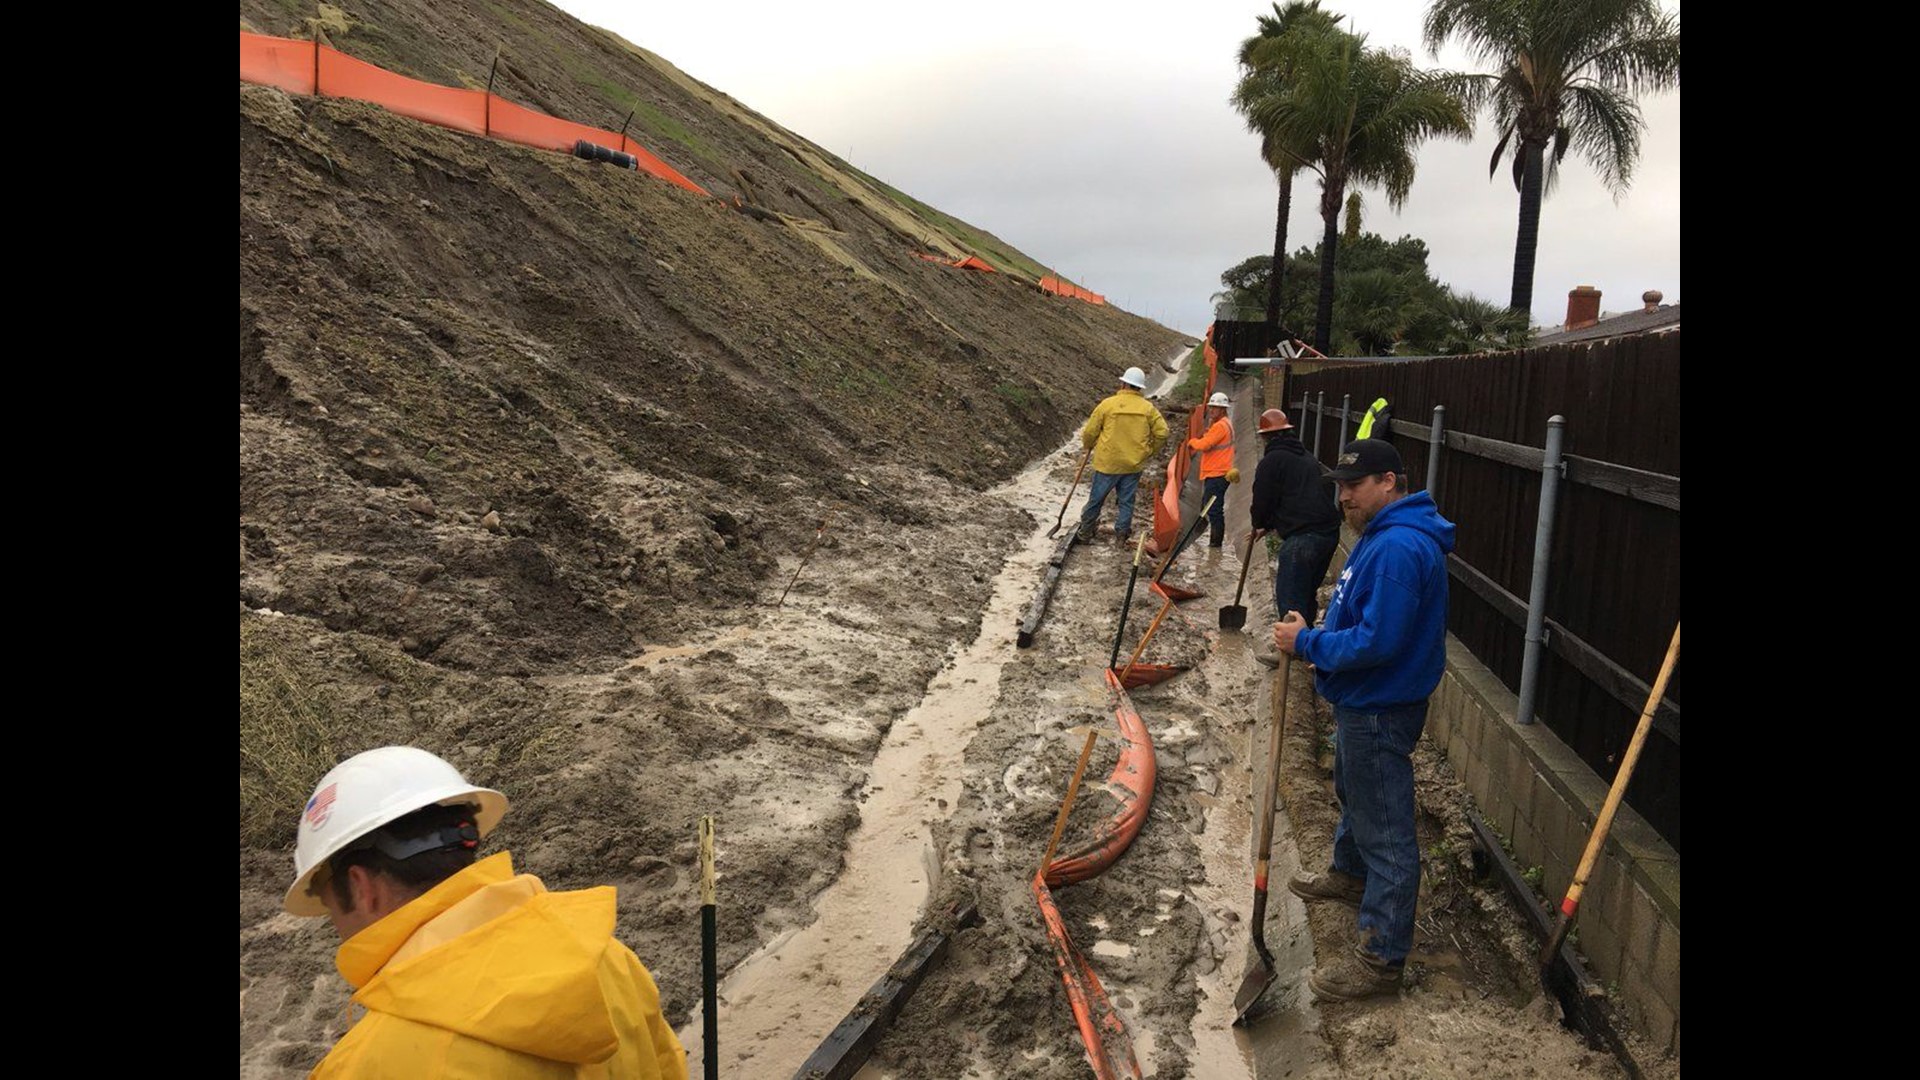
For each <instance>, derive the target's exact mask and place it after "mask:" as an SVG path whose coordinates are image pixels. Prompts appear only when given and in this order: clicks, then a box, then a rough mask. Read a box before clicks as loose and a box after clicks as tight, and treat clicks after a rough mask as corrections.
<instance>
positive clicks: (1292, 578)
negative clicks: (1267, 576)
mask: <svg viewBox="0 0 1920 1080" xmlns="http://www.w3.org/2000/svg"><path fill="white" fill-rule="evenodd" d="M1257 430H1258V431H1259V433H1260V437H1261V438H1262V439H1265V440H1266V444H1267V446H1266V453H1265V454H1263V455H1262V456H1261V458H1260V466H1259V468H1257V469H1255V470H1254V474H1253V512H1252V517H1253V534H1252V536H1251V539H1252V540H1258V539H1260V537H1262V536H1264V535H1266V534H1267V533H1268V532H1269V531H1271V532H1274V533H1278V534H1279V536H1280V565H1279V569H1278V570H1277V571H1276V572H1275V573H1274V576H1273V607H1274V611H1275V612H1276V613H1277V614H1278V615H1284V614H1285V613H1287V612H1289V611H1298V612H1299V613H1300V616H1301V618H1303V619H1305V620H1306V622H1307V625H1308V626H1312V625H1313V620H1314V617H1315V616H1316V615H1318V614H1319V604H1318V602H1317V599H1316V596H1317V594H1318V592H1319V590H1320V583H1321V582H1322V581H1324V580H1326V576H1327V566H1328V565H1329V564H1331V563H1332V562H1333V552H1334V549H1335V548H1336V547H1338V546H1339V543H1340V520H1341V515H1340V504H1339V502H1338V501H1337V499H1336V498H1335V496H1334V488H1333V481H1331V480H1329V479H1327V478H1326V476H1325V475H1324V474H1323V473H1322V472H1321V469H1320V463H1319V462H1317V461H1315V460H1314V459H1313V458H1312V457H1310V456H1309V455H1308V454H1307V448H1306V447H1305V446H1303V445H1301V443H1300V436H1298V435H1296V434H1294V430H1293V423H1292V422H1291V421H1289V420H1288V419H1287V414H1286V413H1284V412H1281V411H1280V410H1279V409H1268V410H1267V411H1266V412H1263V413H1261V414H1260V424H1259V427H1258V429H1257ZM1276 617H1277V615H1276ZM1254 655H1255V657H1257V658H1258V659H1259V660H1260V662H1261V663H1264V664H1266V665H1267V666H1269V667H1274V666H1277V665H1278V664H1279V662H1280V657H1279V653H1278V651H1277V650H1274V649H1273V648H1272V646H1271V645H1270V644H1268V643H1266V642H1265V641H1262V642H1260V643H1259V644H1258V645H1257V646H1256V648H1255V650H1254Z"/></svg>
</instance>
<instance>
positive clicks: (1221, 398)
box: [1207, 390, 1229, 409]
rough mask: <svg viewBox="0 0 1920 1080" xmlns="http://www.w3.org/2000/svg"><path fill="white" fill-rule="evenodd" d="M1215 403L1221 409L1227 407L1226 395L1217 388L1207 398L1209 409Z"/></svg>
mask: <svg viewBox="0 0 1920 1080" xmlns="http://www.w3.org/2000/svg"><path fill="white" fill-rule="evenodd" d="M1216 405H1217V406H1219V407H1220V408H1222V409H1225V408H1228V407H1229V406H1228V404H1227V395H1225V394H1223V393H1221V392H1220V391H1218V390H1216V391H1214V393H1213V396H1212V397H1210V398H1208V399H1207V408H1209V409H1211V408H1213V407H1214V406H1216Z"/></svg>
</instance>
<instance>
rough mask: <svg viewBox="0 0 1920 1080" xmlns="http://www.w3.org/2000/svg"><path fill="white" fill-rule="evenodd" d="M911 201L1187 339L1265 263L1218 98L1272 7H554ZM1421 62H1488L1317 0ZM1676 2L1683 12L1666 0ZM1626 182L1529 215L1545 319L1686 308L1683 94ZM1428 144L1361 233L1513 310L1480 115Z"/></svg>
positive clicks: (1258, 200)
mask: <svg viewBox="0 0 1920 1080" xmlns="http://www.w3.org/2000/svg"><path fill="white" fill-rule="evenodd" d="M558 4H559V6H560V7H561V8H562V9H563V10H566V11H568V12H571V13H572V14H574V15H575V16H577V17H579V18H581V19H583V20H584V21H586V22H589V23H592V24H594V25H597V26H604V27H606V28H608V29H610V30H613V31H615V32H616V33H618V34H620V35H621V36H622V37H625V38H627V39H628V40H630V41H633V42H634V43H636V44H638V45H641V46H643V47H645V48H648V49H651V50H652V51H654V52H656V53H658V54H660V55H661V56H663V57H665V58H666V59H667V60H668V61H670V62H671V63H673V64H674V65H676V66H678V67H679V68H680V69H681V70H683V71H686V72H687V73H688V74H690V75H692V76H694V77H695V78H697V79H699V80H701V81H702V82H705V83H707V84H708V85H710V86H713V87H715V88H716V89H719V90H722V91H724V92H726V93H728V94H730V95H732V96H733V97H735V98H737V99H739V100H740V101H742V102H744V103H746V104H747V105H748V106H750V107H752V108H753V109H755V110H757V111H759V112H761V113H764V114H765V115H767V116H769V117H771V118H772V119H774V120H775V121H777V122H779V123H780V124H782V125H784V126H785V127H787V128H789V129H791V130H793V131H794V132H796V133H798V134H800V135H802V136H804V137H806V138H808V139H810V140H812V141H813V142H815V143H818V144H819V145H821V146H822V147H824V148H826V149H827V150H830V151H832V152H834V153H836V154H839V155H841V156H842V157H845V158H846V159H848V160H849V161H851V162H852V163H853V164H855V165H857V166H859V167H860V168H861V169H862V170H864V171H866V172H868V173H870V174H872V175H874V176H876V177H879V178H880V179H882V180H885V181H887V182H888V183H890V184H892V185H893V186H895V187H897V188H899V189H900V190H902V191H905V192H907V193H909V194H911V195H913V196H914V197H915V198H918V199H920V200H922V201H924V202H927V203H930V204H932V205H933V206H936V207H939V208H940V209H941V210H944V211H946V212H947V213H950V214H953V215H955V216H957V217H960V218H962V219H964V220H966V221H968V222H971V223H973V224H974V225H977V226H979V227H981V228H984V229H986V230H988V231H990V232H993V233H995V234H997V235H998V236H1000V237H1001V238H1002V239H1004V240H1006V241H1007V242H1008V243H1010V244H1012V245H1014V246H1015V247H1017V248H1019V249H1020V250H1022V251H1024V252H1026V253H1027V254H1028V255H1030V256H1032V257H1033V258H1034V259H1036V260H1038V261H1040V262H1042V263H1047V264H1049V265H1053V266H1057V267H1059V269H1060V270H1061V272H1062V273H1064V274H1065V275H1066V276H1067V277H1068V278H1070V279H1072V280H1075V281H1078V282H1080V283H1082V284H1084V285H1086V286H1087V287H1088V288H1091V289H1094V290H1095V291H1097V292H1101V293H1104V294H1105V295H1106V296H1107V298H1108V300H1109V301H1111V302H1114V303H1117V304H1119V305H1121V306H1122V307H1125V308H1126V309H1127V310H1129V311H1133V312H1136V313H1139V314H1142V315H1145V316H1147V317H1149V318H1153V319H1156V320H1158V321H1160V322H1162V323H1165V324H1167V325H1169V326H1173V327H1176V328H1178V329H1180V330H1183V331H1185V332H1188V333H1192V334H1196V335H1197V334H1199V333H1200V332H1201V331H1203V330H1204V329H1205V328H1206V325H1207V323H1208V322H1209V321H1211V319H1212V308H1211V305H1210V304H1209V301H1208V297H1209V296H1210V295H1211V294H1213V293H1214V292H1216V291H1218V290H1219V289H1220V272H1221V271H1222V270H1225V269H1226V268H1227V267H1229V266H1232V265H1233V264H1234V263H1237V262H1239V261H1240V260H1242V259H1244V258H1246V257H1247V256H1249V255H1258V254H1264V253H1270V252H1271V251H1272V249H1273V225H1274V209H1275V204H1276V202H1277V196H1278V188H1277V186H1276V184H1275V182H1274V179H1273V174H1272V172H1271V171H1270V170H1269V169H1267V167H1266V166H1265V165H1264V164H1263V163H1262V162H1261V160H1260V156H1259V140H1258V139H1257V138H1256V137H1255V136H1253V135H1251V134H1249V133H1248V132H1247V130H1246V127H1245V124H1244V122H1243V121H1242V120H1241V118H1240V116H1239V114H1238V113H1236V112H1235V111H1234V110H1233V108H1232V107H1231V106H1229V105H1228V104H1227V98H1228V96H1229V95H1230V94H1231V93H1232V91H1233V86H1234V84H1235V82H1236V81H1237V79H1238V68H1237V66H1236V65H1235V63H1234V56H1235V53H1236V50H1237V49H1238V47H1239V43H1240V41H1241V40H1242V39H1243V38H1245V37H1247V36H1249V35H1250V34H1252V33H1253V32H1254V31H1255V30H1256V28H1257V26H1256V22H1255V19H1256V17H1257V16H1258V15H1259V14H1261V13H1262V12H1270V11H1271V10H1272V8H1271V2H1270V0H1259V2H1254V0H1152V2H1136V0H1105V2H1094V0H969V2H968V3H965V4H939V5H931V4H928V5H922V4H915V3H902V2H901V0H816V2H814V3H794V2H792V0H728V2H727V3H725V4H723V5H721V6H719V7H714V6H710V5H703V4H674V3H666V2H660V0H649V2H644V3H642V2H635V0H558ZM1323 6H1324V7H1327V8H1329V9H1330V10H1332V11H1335V12H1338V13H1341V14H1345V15H1347V16H1349V17H1350V22H1349V24H1348V25H1349V26H1351V27H1352V28H1354V29H1357V30H1358V31H1360V32H1362V33H1365V34H1366V35H1367V38H1368V42H1369V44H1371V45H1374V46H1403V47H1405V48H1407V49H1408V50H1410V51H1411V52H1412V53H1413V56H1414V59H1415V61H1416V62H1417V63H1419V64H1420V65H1421V66H1422V67H1428V68H1433V67H1445V68H1451V69H1455V70H1474V71H1485V70H1490V69H1488V68H1485V67H1481V66H1477V65H1475V64H1473V63H1472V62H1471V61H1470V60H1469V58H1468V57H1467V55H1466V54H1465V53H1464V52H1463V51H1462V50H1460V49H1459V48H1458V47H1457V46H1449V47H1448V48H1446V49H1443V50H1442V51H1441V53H1440V55H1439V57H1438V58H1437V59H1436V58H1434V57H1431V56H1430V55H1429V54H1428V53H1427V51H1426V49H1425V48H1424V47H1422V45H1421V43H1420V21H1421V18H1422V15H1423V13H1424V11H1425V8H1426V0H1324V2H1323ZM1667 6H1668V7H1669V9H1670V10H1674V11H1678V10H1679V4H1678V3H1677V2H1675V0H1669V3H1668V5H1667ZM1641 107H1642V109H1643V110H1644V113H1645V116H1646V120H1647V128H1646V131H1645V132H1644V133H1643V136H1642V147H1641V150H1642V156H1641V161H1640V166H1639V168H1638V170H1637V171H1636V173H1635V176H1634V181H1633V186H1632V188H1631V189H1630V190H1629V191H1628V192H1627V194H1626V195H1625V197H1624V198H1622V199H1621V200H1619V202H1617V203H1616V202H1615V201H1614V199H1613V197H1612V196H1611V195H1609V194H1608V193H1607V191H1606V190H1605V189H1604V188H1603V187H1602V186H1601V184H1600V182H1599V180H1598V178H1597V177H1596V175H1595V173H1594V171H1593V169H1592V168H1591V167H1589V166H1588V165H1587V164H1586V163H1585V162H1584V161H1582V160H1580V159H1579V158H1577V157H1574V156H1569V157H1568V159H1567V160H1566V161H1565V162H1564V163H1563V164H1562V168H1561V177H1560V184H1559V186H1558V187H1557V188H1556V189H1555V190H1554V191H1553V192H1552V193H1551V194H1550V195H1549V196H1548V197H1547V199H1546V202H1545V206H1544V209H1543V210H1542V213H1541V220H1540V246H1539V261H1538V265H1537V268H1536V271H1535V275H1534V304H1533V316H1534V321H1535V322H1536V323H1543V324H1556V323H1559V322H1561V321H1563V320H1564V318H1565V316H1566V296H1567V290H1569V289H1571V288H1573V287H1574V286H1576V285H1593V286H1595V287H1597V288H1599V289H1600V290H1601V291H1602V293H1603V296H1602V300H1601V306H1602V308H1603V309H1604V310H1606V311H1610V312H1612V311H1626V310H1631V309H1633V308H1636V307H1638V306H1639V304H1640V294H1641V293H1642V292H1643V291H1644V290H1646V289H1659V290H1660V291H1661V292H1663V293H1664V294H1665V300H1666V302H1668V303H1677V302H1678V301H1679V299H1680V95H1679V93H1678V92H1677V91H1673V92H1669V93H1666V94H1662V95H1657V96H1654V97H1649V98H1644V99H1642V101H1641ZM1476 126H1477V129H1478V133H1477V134H1476V135H1475V137H1474V139H1473V140H1472V141H1471V142H1470V143H1468V142H1435V143H1429V144H1427V145H1426V146H1425V147H1424V148H1423V149H1422V150H1421V151H1420V158H1419V161H1420V171H1419V175H1418V177H1417V179H1416V180H1415V182H1414V186H1413V194H1412V197H1411V198H1410V199H1409V200H1408V202H1407V205H1406V206H1405V207H1404V208H1403V209H1402V210H1401V211H1399V212H1398V213H1395V212H1393V211H1391V210H1389V209H1388V207H1387V205H1386V199H1385V197H1384V196H1383V195H1381V194H1380V193H1379V192H1378V191H1377V190H1366V189H1363V191H1362V194H1363V197H1364V198H1365V199H1366V210H1365V221H1364V227H1365V228H1366V229H1367V230H1368V231H1370V232H1377V233H1380V234H1381V235H1383V236H1386V237H1387V238H1389V239H1393V238H1396V237H1399V236H1401V235H1403V234H1407V233H1411V234H1413V235H1415V236H1418V237H1420V238H1421V239H1423V240H1425V241H1426V242H1427V247H1428V249H1429V251H1430V252H1431V256H1430V259H1429V268H1430V269H1431V271H1432V273H1433V275H1434V277H1436V278H1438V279H1439V280H1441V281H1443V282H1446V283H1448V284H1450V285H1452V286H1453V287H1454V288H1456V289H1465V290H1468V291H1470V292H1473V293H1476V294H1478V295H1479V296H1481V297H1484V298H1486V299H1489V300H1493V301H1496V302H1499V303H1505V302H1506V300H1507V297H1508V294H1509V291H1510V284H1511V281H1512V276H1513V244H1514V231H1515V227H1516V224H1517V220H1518V217H1519V196H1518V195H1517V193H1516V192H1515V191H1514V189H1513V184H1512V181H1511V180H1510V179H1509V174H1508V173H1507V171H1506V169H1505V168H1504V167H1503V168H1502V170H1501V172H1500V174H1499V175H1498V176H1497V177H1496V178H1495V179H1493V180H1491V181H1489V180H1488V178H1487V161H1488V158H1489V157H1490V155H1491V154H1492V152H1493V144H1494V141H1495V138H1494V136H1493V134H1492V133H1491V125H1490V123H1489V122H1488V121H1487V119H1486V117H1485V116H1482V117H1481V118H1479V120H1478V122H1477V125H1476ZM1318 187H1319V181H1318V178H1317V177H1310V176H1308V175H1307V174H1302V175H1301V177H1299V178H1296V180H1295V183H1294V204H1293V213H1292V215H1291V221H1290V223H1289V225H1288V232H1287V246H1288V248H1289V249H1292V250H1298V249H1299V248H1300V247H1301V246H1302V245H1303V244H1311V243H1315V242H1317V241H1318V238H1319V235H1320V221H1319V216H1318V209H1317V205H1318Z"/></svg>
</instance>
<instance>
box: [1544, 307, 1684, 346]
mask: <svg viewBox="0 0 1920 1080" xmlns="http://www.w3.org/2000/svg"><path fill="white" fill-rule="evenodd" d="M1679 328H1680V305H1679V304H1662V305H1660V306H1659V307H1658V308H1655V309H1654V310H1652V311H1645V310H1642V311H1629V312H1627V313H1626V314H1625V315H1615V316H1614V317H1613V318H1611V319H1601V320H1600V321H1599V322H1597V323H1594V324H1593V325H1592V326H1583V327H1581V328H1580V329H1578V330H1559V331H1556V332H1554V333H1551V334H1541V335H1540V336H1539V337H1536V338H1534V339H1533V343H1534V344H1535V345H1569V344H1572V343H1574V342H1576V341H1597V340H1599V339H1600V338H1610V337H1629V336H1631V335H1634V334H1653V333H1664V332H1665V331H1668V330H1677V329H1679Z"/></svg>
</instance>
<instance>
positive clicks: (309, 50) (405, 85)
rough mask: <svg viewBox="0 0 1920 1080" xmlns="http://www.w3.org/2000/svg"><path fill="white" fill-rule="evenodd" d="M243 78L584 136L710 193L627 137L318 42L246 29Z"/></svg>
mask: <svg viewBox="0 0 1920 1080" xmlns="http://www.w3.org/2000/svg"><path fill="white" fill-rule="evenodd" d="M240 80H241V81H242V82H250V83H258V84H260V85H262V86H274V87H278V88H280V89H282V90H285V91H287V92H288V93H290V94H317V95H318V96H320V97H337V98H348V99H351V100H353V101H365V102H369V103H371V104H374V105H379V106H382V107H384V108H386V109H389V110H391V111H393V112H396V113H399V114H400V115H401V116H405V117H409V118H411V119H414V120H420V121H423V122H425V123H429V124H435V125H438V126H440V127H444V128H452V129H453V130H455V131H460V132H465V133H466V134H468V135H483V136H487V137H489V138H497V139H505V140H506V141H508V142H515V143H519V144H520V145H522V146H531V147H535V148H537V149H541V150H557V151H560V152H561V153H571V152H572V150H573V147H574V144H575V143H576V142H579V141H582V140H584V141H586V142H590V143H594V144H595V145H598V146H605V147H608V148H611V149H617V150H619V151H621V152H622V153H627V154H632V155H633V156H634V159H635V160H636V162H637V164H638V166H639V170H640V171H641V172H645V173H648V174H650V175H652V176H654V177H657V178H658V179H661V180H665V181H667V182H668V183H670V184H675V185H678V186H679V187H682V188H685V189H687V190H688V191H691V192H694V193H695V194H698V195H708V194H709V193H708V191H707V190H706V189H705V188H703V187H701V186H700V185H698V184H696V183H694V182H693V181H691V180H689V179H687V178H686V177H685V176H682V175H681V174H680V173H679V171H678V170H676V169H674V168H673V166H671V165H668V164H667V163H666V162H664V161H662V160H660V159H659V158H658V157H655V156H654V155H653V154H651V153H649V152H648V151H647V150H646V148H644V147H642V146H640V145H639V144H638V143H636V142H634V141H633V140H632V139H629V138H627V137H626V136H625V135H624V134H621V133H618V132H612V131H608V130H606V129H605V128H597V127H589V126H587V125H586V124H577V123H575V122H573V121H571V120H564V119H562V118H560V117H557V116H548V115H546V114H545V113H541V112H535V111H534V110H532V109H529V108H527V107H526V106H524V105H516V104H514V103H513V102H511V101H508V100H507V99H505V98H503V97H500V96H499V95H497V94H491V93H488V92H487V91H485V90H468V89H466V88H464V87H458V86H440V85H438V84H436V83H430V82H422V81H420V80H419V79H410V78H408V77H406V76H405V75H397V74H395V73H393V72H391V71H388V70H387V69H385V68H383V67H380V66H379V65H377V64H369V63H367V62H366V61H365V60H357V59H355V58H354V57H351V56H348V55H347V54H346V53H343V52H341V51H339V50H338V49H333V48H329V47H328V46H325V45H322V44H320V43H319V42H317V41H297V40H294V39H292V38H278V37H269V36H267V35H265V34H249V33H247V32H246V31H244V30H242V31H241V32H240Z"/></svg>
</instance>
